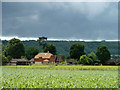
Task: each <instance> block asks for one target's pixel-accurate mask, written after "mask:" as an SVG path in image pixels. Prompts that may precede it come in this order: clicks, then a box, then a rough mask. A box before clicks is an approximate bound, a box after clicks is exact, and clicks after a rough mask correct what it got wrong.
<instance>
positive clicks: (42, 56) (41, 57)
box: [34, 53, 55, 64]
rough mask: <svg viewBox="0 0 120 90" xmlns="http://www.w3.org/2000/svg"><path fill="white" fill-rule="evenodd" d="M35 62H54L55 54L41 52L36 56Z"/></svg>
mask: <svg viewBox="0 0 120 90" xmlns="http://www.w3.org/2000/svg"><path fill="white" fill-rule="evenodd" d="M34 62H35V64H54V63H55V56H54V55H53V54H51V53H39V54H37V55H36V56H35V57H34Z"/></svg>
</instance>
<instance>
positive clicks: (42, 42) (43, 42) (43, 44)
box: [37, 37, 47, 49]
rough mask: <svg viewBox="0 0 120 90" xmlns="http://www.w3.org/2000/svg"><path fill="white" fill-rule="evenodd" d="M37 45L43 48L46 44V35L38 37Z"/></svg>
mask: <svg viewBox="0 0 120 90" xmlns="http://www.w3.org/2000/svg"><path fill="white" fill-rule="evenodd" d="M37 41H38V43H39V45H40V46H41V45H42V46H43V49H44V48H45V46H46V45H47V44H46V42H45V41H47V37H39V39H38V40H37Z"/></svg>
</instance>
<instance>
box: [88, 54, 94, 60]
mask: <svg viewBox="0 0 120 90" xmlns="http://www.w3.org/2000/svg"><path fill="white" fill-rule="evenodd" d="M88 57H89V58H91V59H92V60H93V61H95V60H96V54H95V53H94V52H91V53H90V54H88Z"/></svg>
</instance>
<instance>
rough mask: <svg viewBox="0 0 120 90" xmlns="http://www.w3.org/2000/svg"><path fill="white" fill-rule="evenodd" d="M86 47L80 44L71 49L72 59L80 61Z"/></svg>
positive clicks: (75, 44) (73, 45)
mask: <svg viewBox="0 0 120 90" xmlns="http://www.w3.org/2000/svg"><path fill="white" fill-rule="evenodd" d="M84 54H85V53H84V45H83V44H80V43H74V44H72V46H71V47H70V57H71V58H73V59H77V60H79V58H80V56H82V55H84Z"/></svg>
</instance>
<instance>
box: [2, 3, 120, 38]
mask: <svg viewBox="0 0 120 90" xmlns="http://www.w3.org/2000/svg"><path fill="white" fill-rule="evenodd" d="M2 9H3V10H2V11H3V13H2V14H3V36H19V37H39V36H47V37H48V38H58V39H59V38H60V39H61V38H63V39H86V40H88V39H89V40H97V39H107V40H114V39H118V38H117V33H118V23H117V19H118V18H117V3H94V2H93V3H90V2H89V3H78V2H77V3H73V2H72V3H52V2H51V3H43V2H39V3H33V2H31V3H28V2H26V3H25V2H24V3H22V2H21V3H20V2H19V3H3V7H2Z"/></svg>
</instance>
